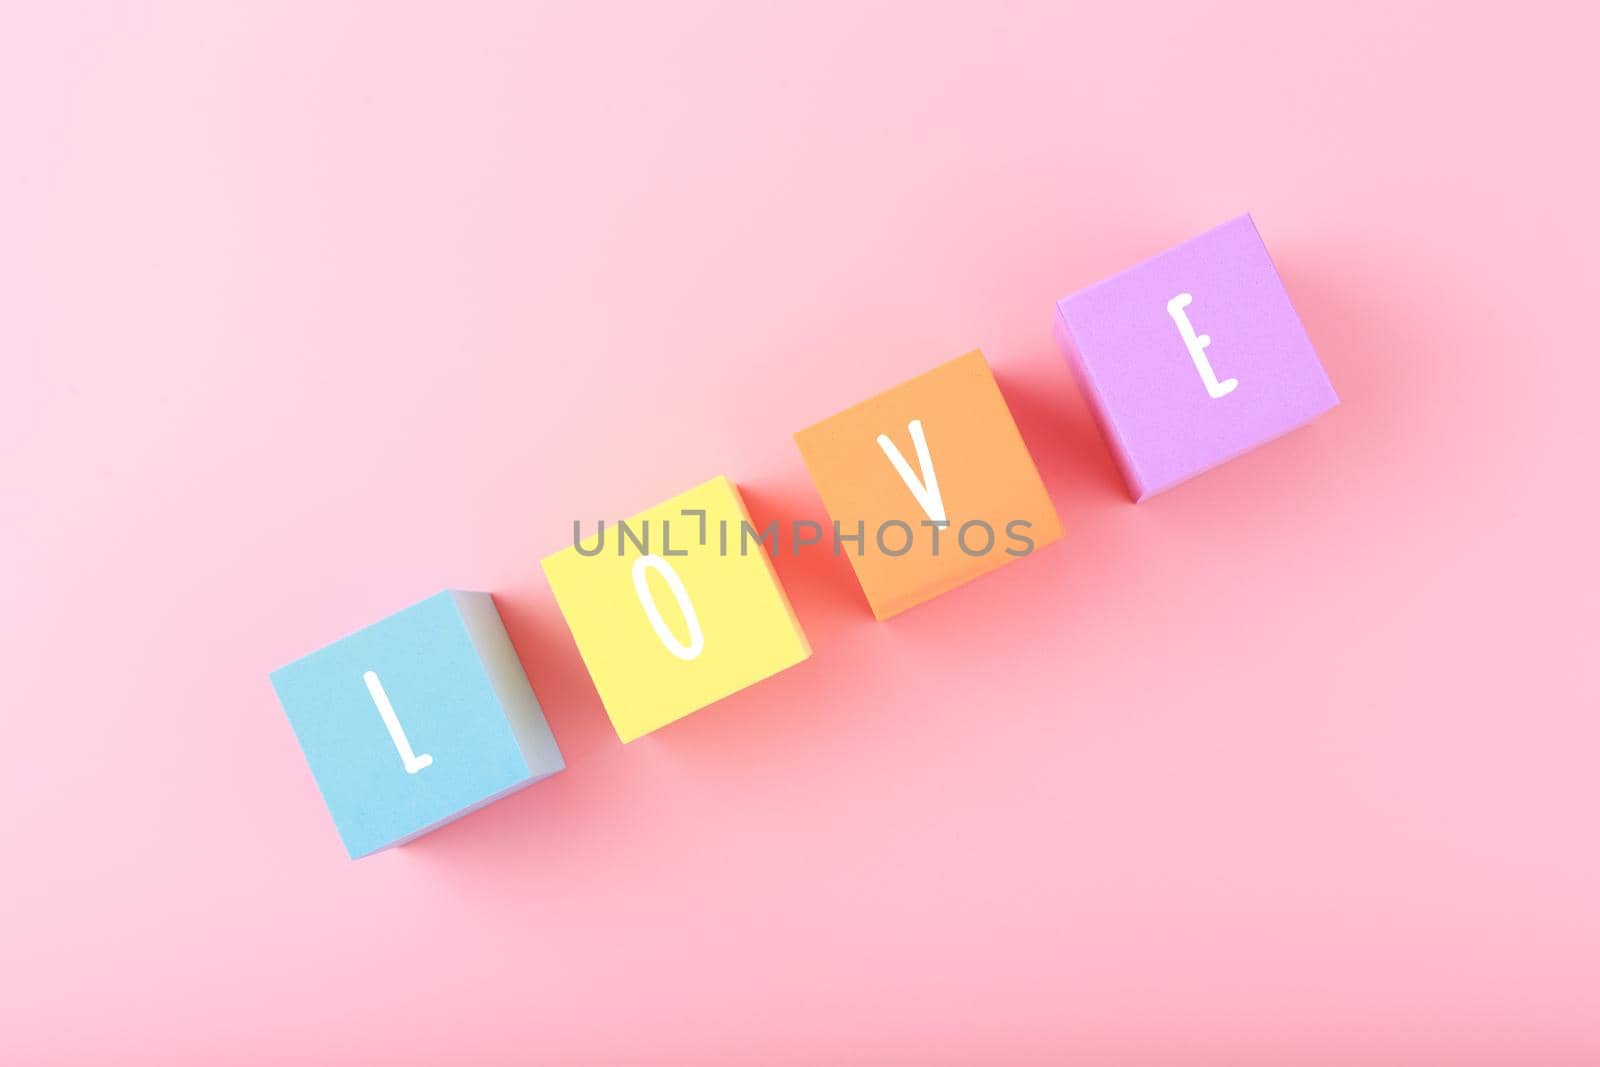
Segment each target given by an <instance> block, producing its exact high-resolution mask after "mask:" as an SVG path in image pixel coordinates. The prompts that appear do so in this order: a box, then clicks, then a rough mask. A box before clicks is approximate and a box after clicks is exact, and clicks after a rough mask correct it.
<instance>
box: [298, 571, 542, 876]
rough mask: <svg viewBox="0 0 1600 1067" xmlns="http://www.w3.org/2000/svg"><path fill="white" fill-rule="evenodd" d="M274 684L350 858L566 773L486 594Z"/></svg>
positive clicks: (391, 622)
mask: <svg viewBox="0 0 1600 1067" xmlns="http://www.w3.org/2000/svg"><path fill="white" fill-rule="evenodd" d="M272 685H273V688H274V689H276V690H277V693H278V699H279V701H280V702H281V703H282V705H283V709H284V711H285V712H286V713H287V715H288V717H289V723H290V725H291V726H292V727H293V728H294V732H295V736H296V738H298V740H299V742H300V747H301V750H302V751H303V752H304V753H305V756H306V761H307V762H308V763H309V764H310V765H311V772H312V775H313V776H314V777H315V778H316V781H317V786H318V788H319V789H320V790H321V791H322V796H323V799H324V800H325V801H326V802H327V805H328V810H329V812H330V813H331V814H332V815H333V820H334V823H335V824H336V825H337V827H338V829H339V835H340V837H341V838H342V839H343V840H344V844H345V848H346V850H347V851H348V852H349V854H350V856H351V857H352V858H357V857H360V856H365V855H367V854H369V853H372V852H376V851H378V850H380V849H383V848H386V847H388V846H390V845H395V844H400V843H402V842H404V841H406V840H409V839H410V838H412V837H415V836H417V835H418V834H421V833H424V832H426V831H427V830H430V829H433V828H434V827H436V826H438V825H440V824H442V823H445V822H448V821H450V820H451V819H453V818H455V817H457V816H459V815H462V814H465V813H466V812H467V811H470V810H472V809H474V808H476V807H479V806H481V805H483V804H485V803H487V802H489V801H491V800H494V799H496V798H497V797H499V796H501V795H503V794H505V793H507V792H510V791H512V790H513V789H516V788H518V787H520V786H523V785H527V784H529V783H530V782H532V781H535V780H537V779H538V778H541V777H544V776H545V775H546V774H550V773H552V772H554V771H557V770H560V769H561V766H562V761H561V754H560V751H559V750H558V749H557V748H556V746H555V741H554V738H553V737H551V736H550V734H549V729H548V727H547V726H546V725H545V723H544V718H543V715H542V714H541V713H540V712H539V709H538V703H537V700H535V699H534V697H533V690H532V689H531V688H530V687H529V686H528V684H527V678H526V676H525V675H523V674H522V670H521V666H520V664H518V663H517V662H516V656H515V653H514V652H513V651H512V650H511V644H510V640H509V638H507V637H506V636H505V631H504V627H503V626H502V625H501V623H500V617H499V614H498V612H496V611H495V608H494V604H493V601H492V600H491V599H490V597H489V595H488V594H487V593H459V592H443V593H439V594H437V595H436V596H432V597H429V598H428V599H427V600H424V601H422V602H421V603H418V604H414V605H412V606H411V607H409V608H406V609H405V610H403V611H400V612H397V613H396V614H394V615H391V616H389V617H388V618H386V619H383V620H381V621H379V622H376V623H373V624H372V625H371V626H368V627H366V628H365V629H362V630H358V631H356V632H355V633H353V634H350V635H349V636H348V637H345V638H343V639H342V640H339V641H335V642H334V643H333V644H331V645H328V646H327V647H326V648H323V649H321V650H319V651H317V652H313V653H311V654H310V655H308V656H306V657H304V658H302V659H299V660H296V661H295V662H294V663H291V664H289V665H288V666H286V667H283V668H281V669H279V670H277V671H274V672H273V674H272ZM519 737H520V739H519Z"/></svg>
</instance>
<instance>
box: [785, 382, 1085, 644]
mask: <svg viewBox="0 0 1600 1067" xmlns="http://www.w3.org/2000/svg"><path fill="white" fill-rule="evenodd" d="M919 435H920V438H921V440H920V442H919V440H918V436H919ZM880 437H882V438H887V440H888V446H885V445H884V444H883V443H882V442H881V441H880ZM794 439H795V444H796V446H797V447H798V448H799V450H800V455H801V457H802V458H803V459H804V461H805V464H806V468H807V470H809V471H810V473H811V478H812V481H813V482H814V483H815V484H816V486H817V491H818V493H819V494H820V495H821V497H822V502H823V506H824V507H825V508H826V509H827V511H828V515H829V517H830V518H831V519H832V520H833V521H834V522H836V523H838V524H839V526H840V528H841V530H842V531H843V532H844V533H847V534H850V533H854V532H855V531H856V530H857V529H858V523H859V524H860V527H859V528H862V529H864V531H865V543H864V544H863V545H862V546H861V547H860V550H859V551H858V549H857V546H856V545H854V544H846V545H844V546H843V549H842V551H843V554H844V555H845V556H846V557H847V558H848V559H849V561H850V566H851V567H852V568H853V569H854V571H855V573H856V579H857V580H858V581H859V582H860V583H861V588H862V592H863V593H864V594H865V595H866V598H867V602H868V604H869V605H870V606H871V608H872V613H873V615H874V616H875V617H876V618H878V619H880V620H883V619H888V618H891V617H893V616H894V615H897V614H899V613H900V612H902V611H905V610H906V609H907V608H911V607H914V606H916V605H917V604H921V603H924V602H926V601H928V600H931V599H933V598H934V597H936V596H939V595H940V594H942V593H945V592H948V591H949V590H951V589H954V588H956V587H957V586H960V585H963V584H965V583H966V582H969V581H971V580H972V579H974V578H977V577H979V576H981V575H984V574H987V573H989V572H990V571H993V570H995V569H997V568H999V567H1002V566H1004V565H1005V564H1007V563H1010V562H1012V561H1014V560H1016V559H1019V558H1023V557H1024V556H1025V555H1028V554H1031V553H1032V552H1033V551H1037V550H1038V549H1039V548H1042V547H1044V546H1045V545H1048V544H1050V543H1052V542H1054V541H1057V540H1059V539H1060V537H1061V520H1060V518H1059V517H1058V516H1057V514H1056V510H1055V507H1054V505H1053V504H1052V503H1051V502H1050V495H1049V493H1048V492H1047V491H1046V489H1045V487H1044V481H1043V479H1041V478H1040V477H1039V471H1038V468H1037V467H1036V466H1035V465H1034V462H1033V457H1032V456H1031V455H1030V454H1029V452H1028V448H1027V445H1026V444H1025V443H1024V442H1023V440H1022V434H1021V433H1020V431H1018V429H1017V424H1016V421H1015V420H1014V419H1013V418H1012V416H1011V411H1010V408H1008V407H1007V406H1006V402H1005V397H1004V396H1003V395H1002V394H1001V392H1000V387H999V384H998V383H997V382H996V381H995V378H994V374H993V372H992V371H991V370H990V369H989V364H988V362H987V361H986V360H985V359H984V358H983V353H982V352H977V351H974V352H969V353H967V354H966V355H964V356H960V357H958V358H956V359H953V360H950V361H949V362H946V363H943V364H941V365H939V366H937V367H935V368H934V369H932V370H930V371H928V372H926V373H925V374H921V375H918V376H917V377H915V378H912V379H910V380H909V381H906V382H902V383H901V384H900V385H897V386H895V387H893V388H892V389H889V390H887V391H885V392H883V393H880V394H878V395H877V396H874V397H871V398H869V399H868V400H865V401H862V402H861V403H859V404H856V405H855V406H853V407H851V408H848V409H846V410H845V411H842V412H840V413H838V414H837V415H834V416H832V417H830V418H827V419H824V420H823V421H821V422H819V423H817V424H816V425H814V426H810V427H807V428H806V429H804V430H801V431H799V432H798V433H796V434H795V435H794ZM891 449H892V450H893V452H891ZM924 452H925V455H926V463H924ZM895 455H898V458H899V460H900V462H901V463H903V464H904V468H903V469H902V468H901V466H900V465H899V464H897V462H896V459H895V458H894V457H895ZM908 475H909V480H908ZM935 487H936V488H937V493H934V492H933V491H932V490H933V489H934V488H935ZM941 515H942V516H943V521H944V522H946V523H947V524H948V525H946V526H945V527H943V528H942V530H936V528H935V525H934V524H936V523H937V522H939V521H940V516H941ZM901 524H903V526H904V527H905V528H906V529H909V530H910V531H911V536H910V537H909V538H907V537H906V534H905V530H904V529H902V528H901ZM880 531H884V532H885V534H886V536H885V538H884V540H883V542H882V543H880V542H879V539H878V533H879V532H880ZM989 531H992V533H993V539H992V542H991V540H990V537H989ZM936 535H937V536H936ZM1029 544H1031V546H1032V547H1031V548H1029V547H1027V546H1028V545H1029ZM902 548H904V549H905V550H904V551H903V552H902V551H901V549H902Z"/></svg>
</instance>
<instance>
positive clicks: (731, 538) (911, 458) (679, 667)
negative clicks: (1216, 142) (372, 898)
mask: <svg viewBox="0 0 1600 1067" xmlns="http://www.w3.org/2000/svg"><path fill="white" fill-rule="evenodd" d="M1055 333H1056V338H1057V341H1058V342H1059V344H1060V346H1061V348H1062V351H1063V353H1064V355H1065V356H1066V358H1067V362H1068V363H1069V365H1070V366H1071V367H1072V370H1073V374H1074V376H1075V377H1076V379H1077V381H1078V384H1079V387H1080V388H1081V389H1082V391H1083V393H1084V395H1085V396H1086V397H1087V399H1088V402H1089V406H1090V408H1091V409H1092V410H1093V412H1094V415H1095V418H1096V420H1097V421H1098V423H1099V425H1100V428H1101V430H1102V432H1103V434H1104V436H1105V438H1106V440H1107V442H1108V444H1109V446H1110V448H1111V451H1112V453H1113V454H1114V456H1115V457H1116V460H1117V463H1118V466H1119V467H1120V468H1121V470H1122V473H1123V476H1124V478H1125V480H1126V481H1127V484H1128V488H1129V491H1130V493H1131V494H1132V496H1133V498H1134V500H1135V501H1143V500H1145V499H1148V498H1149V497H1150V496H1152V495H1154V494H1156V493H1159V492H1162V491H1163V490H1166V489H1170V488H1172V487H1173V486H1175V485H1177V484H1179V483H1180V482H1183V481H1186V480H1188V479H1189V478H1192V477H1194V476H1195V475H1197V474H1200V473H1202V472H1204V471H1206V470H1209V469H1210V468H1212V467H1215V466H1217V465H1218V464H1221V463H1224V462H1226V461H1228V460H1229V459H1232V458H1233V457H1235V456H1238V455H1241V454H1242V453H1244V452H1247V451H1249V450H1250V449H1252V448H1255V447H1256V446H1258V445H1261V444H1263V443H1265V442H1267V441H1269V440H1271V439H1273V438H1275V437H1278V436H1280V435H1282V434H1284V433H1287V432H1288V431H1290V430H1292V429H1294V428H1296V427H1298V426H1302V425H1304V424H1305V423H1307V422H1309V421H1311V420H1312V419H1313V418H1315V417H1316V416H1317V415H1319V414H1321V413H1322V412H1324V411H1327V410H1328V409H1329V408H1331V407H1333V406H1334V405H1336V404H1337V403H1338V402H1339V400H1338V396H1337V395H1336V394H1335V393H1334V391H1333V387H1332V385H1331V384H1330V383H1329V381H1328V378H1327V375H1326V374H1325V373H1324V372H1323V369H1322V365H1321V363H1319V362H1318V360H1317V356H1316V353H1315V351H1314V350H1313V349H1312V347H1311V342H1310V340H1309V339H1308V338H1307V337H1306V333H1305V330H1304V328H1303V327H1302V326H1301V324H1300V320H1299V317H1298V316H1297V315H1296V314H1295V311H1294V307H1293V305H1292V304H1291V303H1290V301H1289V296H1288V293H1287V292H1285V290H1284V287H1283V283H1282V282H1281V281H1280V280H1279V278H1278V273H1277V270H1276V268H1275V267H1274V266H1273V263H1272V260H1271V258H1270V256H1268V254H1267V250H1266V246H1265V245H1264V244H1263V243H1262V241H1261V237H1260V235H1259V234H1258V233H1257V232H1256V227H1255V223H1254V222H1253V221H1252V220H1251V218H1250V217H1249V216H1248V215H1245V216H1242V217H1240V218H1238V219H1235V220H1233V221H1232V222H1228V223H1225V224H1224V225H1222V226H1219V227H1217V228H1216V229H1214V230H1211V231H1210V232H1208V233H1205V234H1202V235H1201V236H1199V237H1196V238H1194V239H1193V240H1190V241H1188V242H1185V243H1184V244H1181V245H1179V246H1178V247H1176V248H1173V249H1171V250H1169V251H1167V252H1165V253H1162V254H1161V255H1158V256H1156V257H1155V258H1153V259H1150V260H1147V261H1145V262H1144V263H1141V264H1139V265H1138V266H1135V267H1132V268H1130V269H1128V270H1126V271H1123V272H1122V273H1120V274H1117V275H1115V276H1113V277H1111V278H1108V279H1107V280H1105V281H1103V282H1100V283H1099V284H1097V285H1094V286H1091V287H1090V288H1088V289H1085V290H1083V291H1082V292H1079V293H1076V294H1074V295H1072V296H1069V297H1066V298H1064V299H1062V300H1061V301H1059V302H1058V303H1057V305H1056V316H1055ZM794 437H795V443H796V445H797V446H798V448H799V451H800V454H801V457H802V458H803V460H804V462H805V465H806V468H807V469H808V470H809V472H810V474H811V477H812V480H813V481H814V482H815V483H816V486H817V489H818V492H819V493H820V495H821V497H822V502H823V505H824V507H825V508H826V510H827V513H828V516H829V518H830V519H831V520H832V525H833V528H832V529H831V530H824V529H822V527H821V525H820V524H817V523H811V524H809V525H810V526H812V527H815V529H814V530H812V531H809V532H810V536H808V537H807V538H805V539H804V540H801V539H800V538H799V534H798V530H799V528H800V526H801V525H802V524H800V523H796V524H795V530H796V533H795V539H794V542H793V544H794V545H795V546H801V545H819V546H820V547H821V548H822V550H827V551H832V552H834V553H836V554H840V555H844V556H845V557H846V558H847V559H848V560H849V562H850V566H851V567H852V568H853V569H854V571H855V575H856V578H857V580H858V581H859V582H860V585H861V589H862V591H863V593H864V594H865V596H866V600H867V604H868V606H869V607H870V609H871V611H872V613H873V615H874V616H875V617H876V618H878V619H880V620H883V619H888V618H891V617H892V616H895V615H898V614H899V613H901V612H903V611H905V610H907V609H908V608H912V607H915V606H916V605H918V604H921V603H923V602H925V601H927V600H930V599H932V598H934V597H937V596H939V595H941V594H942V593H945V592H948V591H949V590H952V589H954V588H956V587H957V586H960V585H963V584H965V583H966V582H969V581H971V580H972V579H974V578H977V577H980V576H981V575H984V574H987V573H988V572H990V571H992V570H995V569H996V568H999V567H1002V566H1005V565H1006V564H1008V563H1011V562H1014V561H1016V560H1018V559H1022V558H1025V557H1026V556H1028V555H1031V554H1032V553H1033V552H1035V551H1037V550H1038V549H1040V548H1043V547H1045V546H1047V545H1049V544H1051V543H1052V542H1054V541H1057V540H1059V539H1060V537H1061V535H1062V529H1061V522H1060V519H1059V518H1058V517H1057V515H1056V512H1055V508H1054V507H1053V506H1052V504H1051V502H1050V497H1049V494H1048V493H1047V492H1046V490H1045V486H1044V483H1043V481H1042V480H1041V479H1040V477H1039V472H1038V470H1037V469H1036V468H1035V466H1034V463H1033V459H1032V457H1031V456H1030V455H1029V454H1028V449H1027V446H1026V445H1025V444H1024V443H1023V440H1022V435H1021V434H1020V433H1019V432H1018V431H1017V426H1016V423H1015V421H1014V420H1013V419H1012V417H1011V413H1010V411H1009V409H1008V408H1007V406H1006V403H1005V399H1004V397H1003V396H1002V395H1001V393H1000V389H999V387H998V385H997V384H996V383H995V379H994V375H993V373H992V372H991V371H990V369H989V365H988V363H987V361H986V360H985V359H984V357H983V354H982V353H981V352H976V351H975V352H969V353H968V354H966V355H964V356H961V357H959V358H957V359H954V360H951V361H949V362H947V363H944V364H941V365H940V366H937V367H935V368H933V369H932V370H930V371H928V372H926V373H924V374H921V375H918V376H917V377H915V378H912V379H911V380H909V381H907V382H903V383H901V384H900V385H897V386H895V387H894V388H892V389H889V390H888V391H886V392H884V393H881V394H879V395H877V396H874V397H872V398H870V399H868V400H864V401H862V402H861V403H859V404H856V405H855V406H854V407H851V408H849V409H847V410H845V411H842V412H839V413H838V414H836V415H833V416H832V417H830V418H827V419H824V420H823V421H821V422H819V423H817V424H816V425H814V426H810V427H808V428H806V429H804V430H801V431H800V432H798V433H796V434H795V435H794ZM779 536H780V535H779V532H778V527H777V526H776V524H774V525H772V526H770V527H769V528H767V529H765V530H757V529H756V528H755V526H754V525H753V524H752V523H751V521H750V516H749V513H748V511H747V509H746V507H745V504H744V500H743V498H742V497H741V496H740V493H739V489H738V487H737V486H735V485H734V483H733V482H731V481H729V480H728V479H727V478H722V477H718V478H713V479H711V480H710V481H708V482H705V483H704V484H702V485H698V486H696V487H694V488H693V489H690V490H688V491H687V492H685V493H682V494H680V495H678V496H676V497H673V498H672V499H670V500H667V501H664V502H663V503H661V504H659V505H657V506H656V507H653V508H650V509H649V510H647V511H645V512H643V513H641V514H639V515H636V516H634V517H633V518H631V519H627V520H623V521H621V522H618V523H616V524H615V526H614V527H612V528H611V529H610V530H609V531H608V530H607V529H606V528H605V526H604V524H600V525H599V527H598V528H597V529H596V530H595V532H594V533H593V534H592V535H591V536H589V537H587V538H583V537H579V536H578V535H577V532H576V531H575V534H574V540H575V543H574V544H573V545H572V546H571V547H569V548H566V549H563V550H562V551H560V552H557V553H555V554H554V555H551V556H549V557H548V558H546V559H545V560H544V564H543V565H544V572H545V576H546V578H547V579H548V581H549V583H550V586H551V589H552V590H553V591H554V593H555V598H556V601H557V603H558V604H559V606H560V609H561V613H562V615H563V616H564V617H565V619H566V621H567V624H568V626H569V628H570V629H571V631H572V635H573V638H574V640H575V641H576V643H577V646H578V651H579V653H580V655H581V656H582V657H583V662H584V665H585V666H586V667H587V668H588V671H589V675H590V677H591V678H592V679H593V681H594V685H595V689H596V690H597V691H598V693H599V695H600V699H601V702H602V703H603V704H604V706H605V709H606V713H607V714H608V715H609V717H610V719H611V722H612V725H613V726H614V727H615V728H616V731H617V735H618V736H619V737H620V738H621V739H622V740H623V741H624V742H627V741H632V740H634V739H636V738H639V737H642V736H644V735H645V734H648V733H651V732H652V731H655V730H658V729H660V728H661V727H663V726H665V725H667V724H668V723H671V722H674V721H676V720H677V719H681V718H683V717H684V716H686V715H689V714H690V713H692V712H694V711H697V710H699V709H700V708H703V707H705V706H706V705H708V704H711V703H713V702H714V701H717V700H720V699H722V698H723V697H726V696H729V695H730V694H733V693H736V692H738V691H739V690H741V689H744V688H746V687H748V686H751V685H754V684H755V683H757V682H759V681H761V680H762V679H764V678H768V677H771V676H772V675H774V674H777V673H778V672H780V671H783V670H785V669H787V668H789V667H792V666H794V665H796V664H798V663H801V662H802V661H804V660H806V659H807V658H809V657H810V655H811V646H810V644H809V643H808V642H807V640H806V636H805V633H804V631H803V630H802V629H801V626H800V622H799V620H798V619H797V618H796V616H795V613H794V609H793V608H792V607H791V606H790V604H789V598H788V596H787V594H785V592H784V589H783V586H782V584H781V583H780V582H779V580H778V575H777V572H776V571H775V570H774V568H773V564H772V559H771V558H770V555H769V551H770V550H772V549H775V548H776V547H777V545H778V539H779ZM272 683H273V686H274V688H275V689H276V690H277V693H278V698H279V700H280V702H281V703H282V705H283V708H284V710H285V712H286V713H287V715H288V717H289V722H290V724H291V726H292V727H293V729H294V732H295V735H296V737H297V738H298V740H299V742H300V746H301V748H302V750H303V751H304V753H305V756H306V760H307V762H308V763H309V764H310V767H311V771H312V774H313V776H314V777H315V779H316V781H317V784H318V787H319V788H320V789H321V790H322V795H323V799H324V800H325V801H326V803H327V806H328V809H329V811H330V812H331V813H332V815H333V820H334V824H335V826H336V827H337V828H338V831H339V834H340V836H341V838H342V839H343V841H344V844H345V848H346V850H347V851H348V852H349V854H350V856H351V857H360V856H365V855H368V854H370V853H372V852H376V851H379V850H381V849H384V848H387V847H390V846H392V845H397V844H402V843H404V842H406V841H408V840H410V839H412V838H414V837H417V836H419V835H421V834H424V833H426V832H428V831H429V830H432V829H434V828H436V827H438V826H441V825H443V824H444V823H447V822H449V821H451V820H453V819H455V818H459V817H460V816H462V815H465V814H467V813H468V812H470V811H472V810H474V809H476V808H479V807H482V806H483V805H485V804H487V803H489V802H491V801H493V800H496V799H498V798H499V797H502V796H505V795H506V794H508V793H511V792H514V791H515V790H517V789H520V788H522V787H524V786H527V785H530V784H532V783H533V782H536V781H538V780H540V779H541V778H544V777H547V776H549V775H551V774H554V773H555V772H556V771H559V770H561V769H562V768H563V767H564V765H565V764H564V762H563V760H562V757H561V752H560V749H559V748H558V747H557V746H556V742H555V738H554V737H553V736H552V734H551V732H550V728H549V725H548V724H547V723H546V721H545V718H544V713H543V711H542V709H541V708H540V706H539V701H538V698H537V697H536V696H535V695H534V692H533V688H532V686H531V685H530V684H529V682H528V679H527V676H526V675H525V674H524V672H523V670H522V667H521V664H520V663H519V662H518V660H517V656H516V652H515V650H514V649H513V648H512V645H511V640H510V638H509V637H508V636H507V634H506V630H505V626H504V625H503V623H502V622H501V619H500V615H499V613H498V611H497V610H496V608H495V605H494V602H493V600H492V598H491V597H490V595H489V594H487V593H468V592H455V591H447V592H443V593H439V594H438V595H436V596H433V597H430V598H429V599H427V600H424V601H422V602H421V603H419V604H415V605H413V606H412V607H409V608H407V609H405V610H403V611H401V612H398V613H397V614H395V615H391V616H389V617H388V618H386V619H383V620H381V621H379V622H376V623H373V624H372V625H370V626H368V627H366V628H365V629H363V630H359V631H357V632H356V633H353V634H351V635H349V636H348V637H345V638H343V639H342V640H340V641H337V642H335V643H333V644H331V645H329V646H327V647H326V648H323V649H321V650H320V651H317V652H314V653H312V654H311V655H309V656H306V657H304V658H302V659H300V660H297V661H295V662H294V663H291V664H289V665H288V666H286V667H283V668H282V669H280V670H278V671H275V672H273V674H272Z"/></svg>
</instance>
